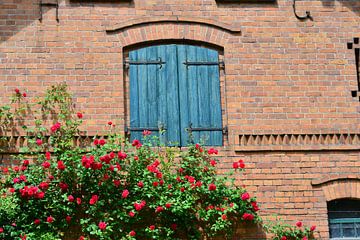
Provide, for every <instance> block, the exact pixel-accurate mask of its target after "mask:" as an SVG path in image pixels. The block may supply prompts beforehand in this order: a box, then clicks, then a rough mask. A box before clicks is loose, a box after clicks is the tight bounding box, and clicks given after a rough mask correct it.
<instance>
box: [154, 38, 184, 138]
mask: <svg viewBox="0 0 360 240" xmlns="http://www.w3.org/2000/svg"><path fill="white" fill-rule="evenodd" d="M159 56H160V57H161V58H162V59H166V64H165V65H163V67H162V71H163V74H162V75H161V80H160V82H159V83H160V85H159V92H161V93H159V94H160V100H159V105H160V106H161V107H160V108H161V110H160V114H159V116H160V119H161V121H163V122H162V123H163V124H165V126H166V128H167V130H166V138H167V139H166V140H167V144H168V145H179V144H180V128H179V125H180V124H179V111H180V110H179V90H178V87H179V86H178V74H177V72H178V70H177V61H176V60H177V54H176V45H161V46H159Z"/></svg>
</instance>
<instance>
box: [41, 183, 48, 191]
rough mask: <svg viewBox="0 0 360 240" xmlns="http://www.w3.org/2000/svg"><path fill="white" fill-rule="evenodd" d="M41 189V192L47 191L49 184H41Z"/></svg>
mask: <svg viewBox="0 0 360 240" xmlns="http://www.w3.org/2000/svg"><path fill="white" fill-rule="evenodd" d="M39 188H40V189H41V190H44V191H46V190H47V189H48V188H49V184H48V183H47V182H41V183H40V184H39Z"/></svg>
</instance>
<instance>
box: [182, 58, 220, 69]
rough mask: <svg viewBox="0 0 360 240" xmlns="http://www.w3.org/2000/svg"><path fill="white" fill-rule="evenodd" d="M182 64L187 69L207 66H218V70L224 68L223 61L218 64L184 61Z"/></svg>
mask: <svg viewBox="0 0 360 240" xmlns="http://www.w3.org/2000/svg"><path fill="white" fill-rule="evenodd" d="M183 64H184V65H185V66H186V67H187V68H188V67H189V66H204V65H205V66H209V65H219V67H220V68H225V63H224V61H218V62H190V61H188V60H186V61H185V62H183Z"/></svg>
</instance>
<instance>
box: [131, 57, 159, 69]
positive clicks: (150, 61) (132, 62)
mask: <svg viewBox="0 0 360 240" xmlns="http://www.w3.org/2000/svg"><path fill="white" fill-rule="evenodd" d="M165 63H166V62H164V61H162V59H161V58H160V57H159V58H158V59H157V60H142V61H132V60H125V62H124V65H125V68H129V67H130V65H160V68H162V65H163V64H165Z"/></svg>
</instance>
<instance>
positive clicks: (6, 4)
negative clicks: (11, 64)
mask: <svg viewBox="0 0 360 240" xmlns="http://www.w3.org/2000/svg"><path fill="white" fill-rule="evenodd" d="M42 2H43V3H56V0H42ZM39 3H40V0H36V1H34V0H0V43H2V42H5V41H7V40H8V39H9V38H11V37H12V36H14V35H16V34H18V33H19V32H21V31H23V30H24V28H26V27H28V26H29V25H34V23H36V21H37V22H38V23H40V21H39V19H40V16H41V14H40V4H39ZM59 5H60V8H59V20H60V22H59V23H58V24H61V21H62V16H63V15H62V14H64V11H66V8H69V7H70V8H76V7H83V6H86V7H111V8H124V7H126V8H133V7H134V1H133V0H59ZM48 11H53V12H54V15H53V16H47V17H46V19H44V20H43V24H48V23H50V21H51V24H56V14H55V13H56V11H55V7H54V6H43V7H42V13H43V15H45V14H46V13H47V12H48ZM65 14H66V13H65ZM45 22H46V23H45ZM26 34H28V33H26ZM29 34H33V33H29Z"/></svg>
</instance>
